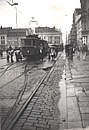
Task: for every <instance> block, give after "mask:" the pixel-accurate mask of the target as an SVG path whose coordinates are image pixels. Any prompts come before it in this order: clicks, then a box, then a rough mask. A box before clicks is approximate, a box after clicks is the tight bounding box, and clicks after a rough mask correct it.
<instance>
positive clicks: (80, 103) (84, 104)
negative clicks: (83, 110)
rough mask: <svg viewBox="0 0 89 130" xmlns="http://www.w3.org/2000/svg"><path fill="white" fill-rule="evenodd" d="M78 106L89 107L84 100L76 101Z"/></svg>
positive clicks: (88, 103)
mask: <svg viewBox="0 0 89 130" xmlns="http://www.w3.org/2000/svg"><path fill="white" fill-rule="evenodd" d="M78 104H79V107H89V102H88V101H85V102H78Z"/></svg>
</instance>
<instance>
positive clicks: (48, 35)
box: [35, 27, 62, 45]
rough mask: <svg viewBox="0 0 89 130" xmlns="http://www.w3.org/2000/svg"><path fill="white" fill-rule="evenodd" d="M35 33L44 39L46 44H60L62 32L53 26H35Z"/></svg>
mask: <svg viewBox="0 0 89 130" xmlns="http://www.w3.org/2000/svg"><path fill="white" fill-rule="evenodd" d="M35 33H36V34H37V35H38V36H39V37H40V38H41V39H43V40H46V41H47V42H48V44H49V45H50V44H52V45H60V44H62V32H61V31H60V30H57V29H56V28H55V27H53V28H49V27H37V28H35Z"/></svg>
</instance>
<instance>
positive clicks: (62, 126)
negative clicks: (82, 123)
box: [58, 122, 68, 130]
mask: <svg viewBox="0 0 89 130" xmlns="http://www.w3.org/2000/svg"><path fill="white" fill-rule="evenodd" d="M65 129H68V123H67V122H62V123H61V124H59V129H58V130H65Z"/></svg>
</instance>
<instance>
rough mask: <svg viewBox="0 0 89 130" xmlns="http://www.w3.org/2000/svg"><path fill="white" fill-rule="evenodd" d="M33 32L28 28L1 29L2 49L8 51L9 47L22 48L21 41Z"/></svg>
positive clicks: (0, 44)
mask: <svg viewBox="0 0 89 130" xmlns="http://www.w3.org/2000/svg"><path fill="white" fill-rule="evenodd" d="M30 33H31V30H30V31H29V29H27V28H17V29H12V27H7V28H2V27H1V28H0V49H2V50H6V48H7V47H8V46H10V45H11V46H12V47H13V48H15V47H20V46H21V39H22V38H25V37H26V35H29V34H30Z"/></svg>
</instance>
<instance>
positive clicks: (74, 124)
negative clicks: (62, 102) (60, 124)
mask: <svg viewBox="0 0 89 130" xmlns="http://www.w3.org/2000/svg"><path fill="white" fill-rule="evenodd" d="M74 128H77V129H80V128H82V122H81V121H77V122H68V129H74Z"/></svg>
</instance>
